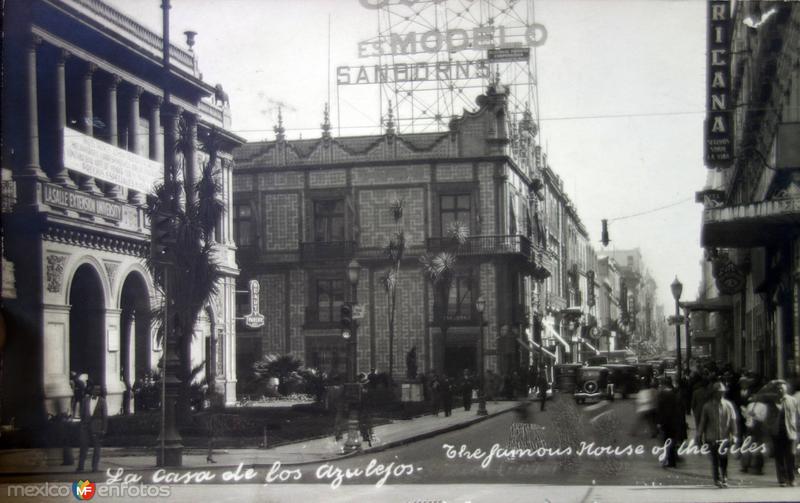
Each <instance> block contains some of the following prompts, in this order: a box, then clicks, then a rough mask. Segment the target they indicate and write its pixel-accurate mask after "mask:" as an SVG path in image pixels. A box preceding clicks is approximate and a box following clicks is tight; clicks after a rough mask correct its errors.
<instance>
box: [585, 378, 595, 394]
mask: <svg viewBox="0 0 800 503" xmlns="http://www.w3.org/2000/svg"><path fill="white" fill-rule="evenodd" d="M598 386H599V385H598V384H597V381H586V382H585V383H583V389H584V391H586V392H587V393H595V392H597V390H598Z"/></svg>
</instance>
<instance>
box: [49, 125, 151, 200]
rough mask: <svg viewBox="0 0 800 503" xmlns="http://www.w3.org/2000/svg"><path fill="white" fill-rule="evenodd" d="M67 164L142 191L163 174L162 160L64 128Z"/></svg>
mask: <svg viewBox="0 0 800 503" xmlns="http://www.w3.org/2000/svg"><path fill="white" fill-rule="evenodd" d="M62 134H63V135H64V142H63V145H64V151H63V156H64V166H65V167H66V168H67V169H71V170H72V171H77V172H78V173H81V174H84V175H88V176H91V177H93V178H97V179H99V180H102V181H104V182H110V183H113V184H115V185H120V186H122V187H127V188H129V189H133V190H135V191H138V192H141V193H143V194H148V193H150V192H152V191H153V186H154V185H155V184H156V182H158V181H159V180H161V179H162V178H163V176H164V170H163V166H162V165H161V163H158V162H156V161H152V160H150V159H147V158H145V157H142V156H140V155H136V154H134V153H133V152H128V151H127V150H123V149H121V148H119V147H115V146H113V145H111V144H108V143H106V142H103V141H100V140H98V139H96V138H92V137H91V136H88V135H85V134H83V133H81V132H80V131H76V130H74V129H70V128H64V132H63V133H62Z"/></svg>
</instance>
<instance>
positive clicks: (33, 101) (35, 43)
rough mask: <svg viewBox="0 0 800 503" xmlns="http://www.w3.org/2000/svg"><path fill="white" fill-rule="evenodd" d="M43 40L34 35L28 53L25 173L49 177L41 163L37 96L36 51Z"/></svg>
mask: <svg viewBox="0 0 800 503" xmlns="http://www.w3.org/2000/svg"><path fill="white" fill-rule="evenodd" d="M41 43H42V40H41V39H40V38H39V37H33V38H32V39H31V40H30V41H29V43H28V47H27V49H28V54H27V61H26V65H25V76H26V81H27V89H26V91H27V101H28V103H27V105H28V106H27V110H28V114H27V115H28V116H27V119H28V158H27V161H28V164H27V166H25V169H24V174H25V175H28V176H34V177H36V178H41V179H47V177H46V176H45V174H44V171H42V168H41V166H40V165H39V103H38V96H37V89H38V85H37V82H36V51H37V49H38V47H39V45H40V44H41Z"/></svg>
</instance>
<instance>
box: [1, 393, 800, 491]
mask: <svg viewBox="0 0 800 503" xmlns="http://www.w3.org/2000/svg"><path fill="white" fill-rule="evenodd" d="M538 409H539V406H538V403H534V404H531V405H529V406H528V407H527V417H524V416H523V415H521V414H518V413H516V412H509V413H505V414H501V415H499V416H496V417H493V418H490V419H488V420H486V421H483V422H481V423H477V424H475V425H472V426H470V427H467V428H464V429H460V430H456V431H452V432H449V433H444V434H441V435H438V436H435V437H432V438H428V439H424V440H419V441H416V442H412V443H409V444H406V445H403V446H399V447H395V448H391V449H387V450H385V451H382V452H377V453H372V454H367V455H361V456H354V457H351V458H347V459H340V460H337V461H334V462H331V463H317V464H310V465H301V466H291V467H281V468H282V469H277V467H275V466H273V467H272V468H273V469H274V471H272V472H271V473H270V470H269V467H257V468H256V472H257V473H256V475H255V476H253V477H252V478H250V479H245V478H243V479H242V480H239V484H238V485H230V484H222V483H220V482H221V480H222V478H223V473H222V470H219V469H218V470H214V469H211V471H210V472H209V473H212V474H214V475H215V480H214V481H212V482H211V483H206V484H194V483H189V484H181V483H177V484H171V485H170V486H169V489H170V493H171V497H170V500H176V501H188V502H196V501H198V500H200V499H202V500H205V501H209V500H210V501H214V502H215V503H216V502H225V501H264V502H277V501H291V502H292V503H299V502H301V501H302V502H306V501H310V502H328V501H332V502H339V501H381V502H383V501H387V502H393V501H398V502H408V503H412V502H445V501H446V502H451V503H452V502H463V503H466V502H470V503H472V502H478V501H490V502H493V503H499V501H498V500H502V503H511V502H514V501H525V502H536V501H541V502H549V503H556V502H562V501H563V502H568V501H569V502H572V501H575V502H583V503H589V502H598V503H599V502H608V501H636V502H637V503H643V502H646V501H678V500H686V501H765V500H770V501H798V500H800V490H798V489H797V488H785V489H784V488H778V487H776V484H775V481H774V475H773V473H772V465H771V464H770V465H768V467H767V474H766V475H764V476H762V477H755V476H742V475H740V474H739V473H738V462H736V461H734V460H733V459H731V466H730V475H731V477H730V478H731V488H729V489H727V490H720V489H716V488H713V487H712V486H711V484H710V476H709V471H710V470H709V461H708V460H707V459H706V458H704V457H699V456H687V457H686V460H685V461H684V462H683V463H682V464H681V466H679V467H678V468H677V469H663V468H661V466H660V464H659V462H658V460H657V459H656V456H654V455H653V453H652V449H653V448H654V447H655V446H657V445H658V442H657V441H656V440H653V439H651V438H650V436H649V435H647V434H643V433H639V434H636V435H632V433H633V432H634V430H635V420H636V417H635V414H634V403H633V400H617V401H615V402H613V403H612V404H599V405H594V406H585V405H581V406H577V405H575V404H574V402H573V401H572V400H562V401H558V400H556V401H555V402H548V404H547V410H546V411H545V412H539V410H538ZM473 410H474V409H473ZM581 442H587V443H588V442H595V446H602V445H610V446H623V447H624V446H627V445H633V446H636V445H642V446H643V449H644V453H643V454H641V455H636V454H633V455H627V454H623V455H621V456H613V455H611V456H609V455H603V456H601V457H600V458H599V459H593V458H592V457H591V456H587V455H583V456H574V455H573V456H568V455H551V456H546V455H545V456H544V457H541V458H536V457H534V458H530V457H523V458H516V459H508V458H503V457H502V456H495V457H494V458H492V459H491V460H489V461H487V456H486V455H485V453H487V452H490V451H491V450H492V448H493V446H495V445H497V446H499V447H501V448H506V449H508V448H529V449H535V448H537V447H543V448H557V447H562V448H563V447H565V446H572V447H573V452H577V451H578V450H579V449H580V448H581ZM462 445H463V446H464V450H463V451H462V450H461V446H462ZM447 446H452V448H449V447H447ZM448 449H452V450H450V456H448ZM478 449H480V450H481V451H482V452H483V453H484V455H483V456H481V454H480V453H479V452H478ZM459 453H460V454H459ZM468 453H469V454H471V455H468ZM348 470H349V474H348ZM199 473H201V472H197V473H196V474H199ZM268 474H269V475H268ZM152 475H153V474H152V472H150V473H144V474H143V476H144V481H145V482H148V481H149V480H150V479H151V477H152ZM183 475H184V476H185V472H184V474H183ZM240 475H241V474H240ZM267 477H271V479H272V480H271V482H272V483H269V484H265V482H266V481H267ZM39 480H41V479H39ZM50 480H61V481H64V482H65V481H66V480H65V479H64V478H57V479H50ZM381 481H384V482H385V484H382V483H381ZM230 482H233V481H230ZM281 482H289V483H281ZM340 483H341V485H339V484H340ZM105 485H106V486H110V485H111V484H105ZM151 487H152V486H151ZM8 491H9V488H8V486H2V485H0V500H3V499H6V498H4V497H8V496H9V495H10V493H9V492H8ZM101 496H102V497H101ZM128 496H130V494H128ZM123 499H124V498H122V497H121V495H116V497H113V496H112V497H109V496H103V495H102V494H101V495H99V496H98V498H97V500H98V501H122V500H123ZM148 499H149V498H148ZM9 500H10V501H15V500H19V501H23V500H26V499H25V498H10V499H9ZM36 500H37V501H63V498H55V499H46V498H44V499H43V498H37V499H36ZM27 501H31V500H30V499H27Z"/></svg>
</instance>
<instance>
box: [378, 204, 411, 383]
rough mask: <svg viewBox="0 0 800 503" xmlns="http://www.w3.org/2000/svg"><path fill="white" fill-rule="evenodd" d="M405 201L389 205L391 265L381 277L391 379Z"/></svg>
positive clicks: (389, 251)
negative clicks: (390, 216) (393, 229)
mask: <svg viewBox="0 0 800 503" xmlns="http://www.w3.org/2000/svg"><path fill="white" fill-rule="evenodd" d="M404 205H405V201H404V200H402V199H399V200H397V201H394V202H393V203H392V205H391V206H390V208H389V209H390V211H391V212H392V218H393V219H394V224H395V233H394V235H393V236H392V238H391V239H390V240H389V244H388V245H387V246H386V256H387V257H388V258H389V260H390V261H391V267H390V268H389V270H388V271H386V274H385V275H384V276H383V277H381V283H382V284H383V288H384V290H385V291H386V301H387V304H388V309H389V317H388V319H389V379H392V375H393V371H394V316H395V312H396V311H397V283H398V281H399V278H400V262H401V261H402V260H403V255H404V254H405V250H406V237H405V234H404V233H403V230H402V229H400V220H401V219H402V218H403V206H404Z"/></svg>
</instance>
